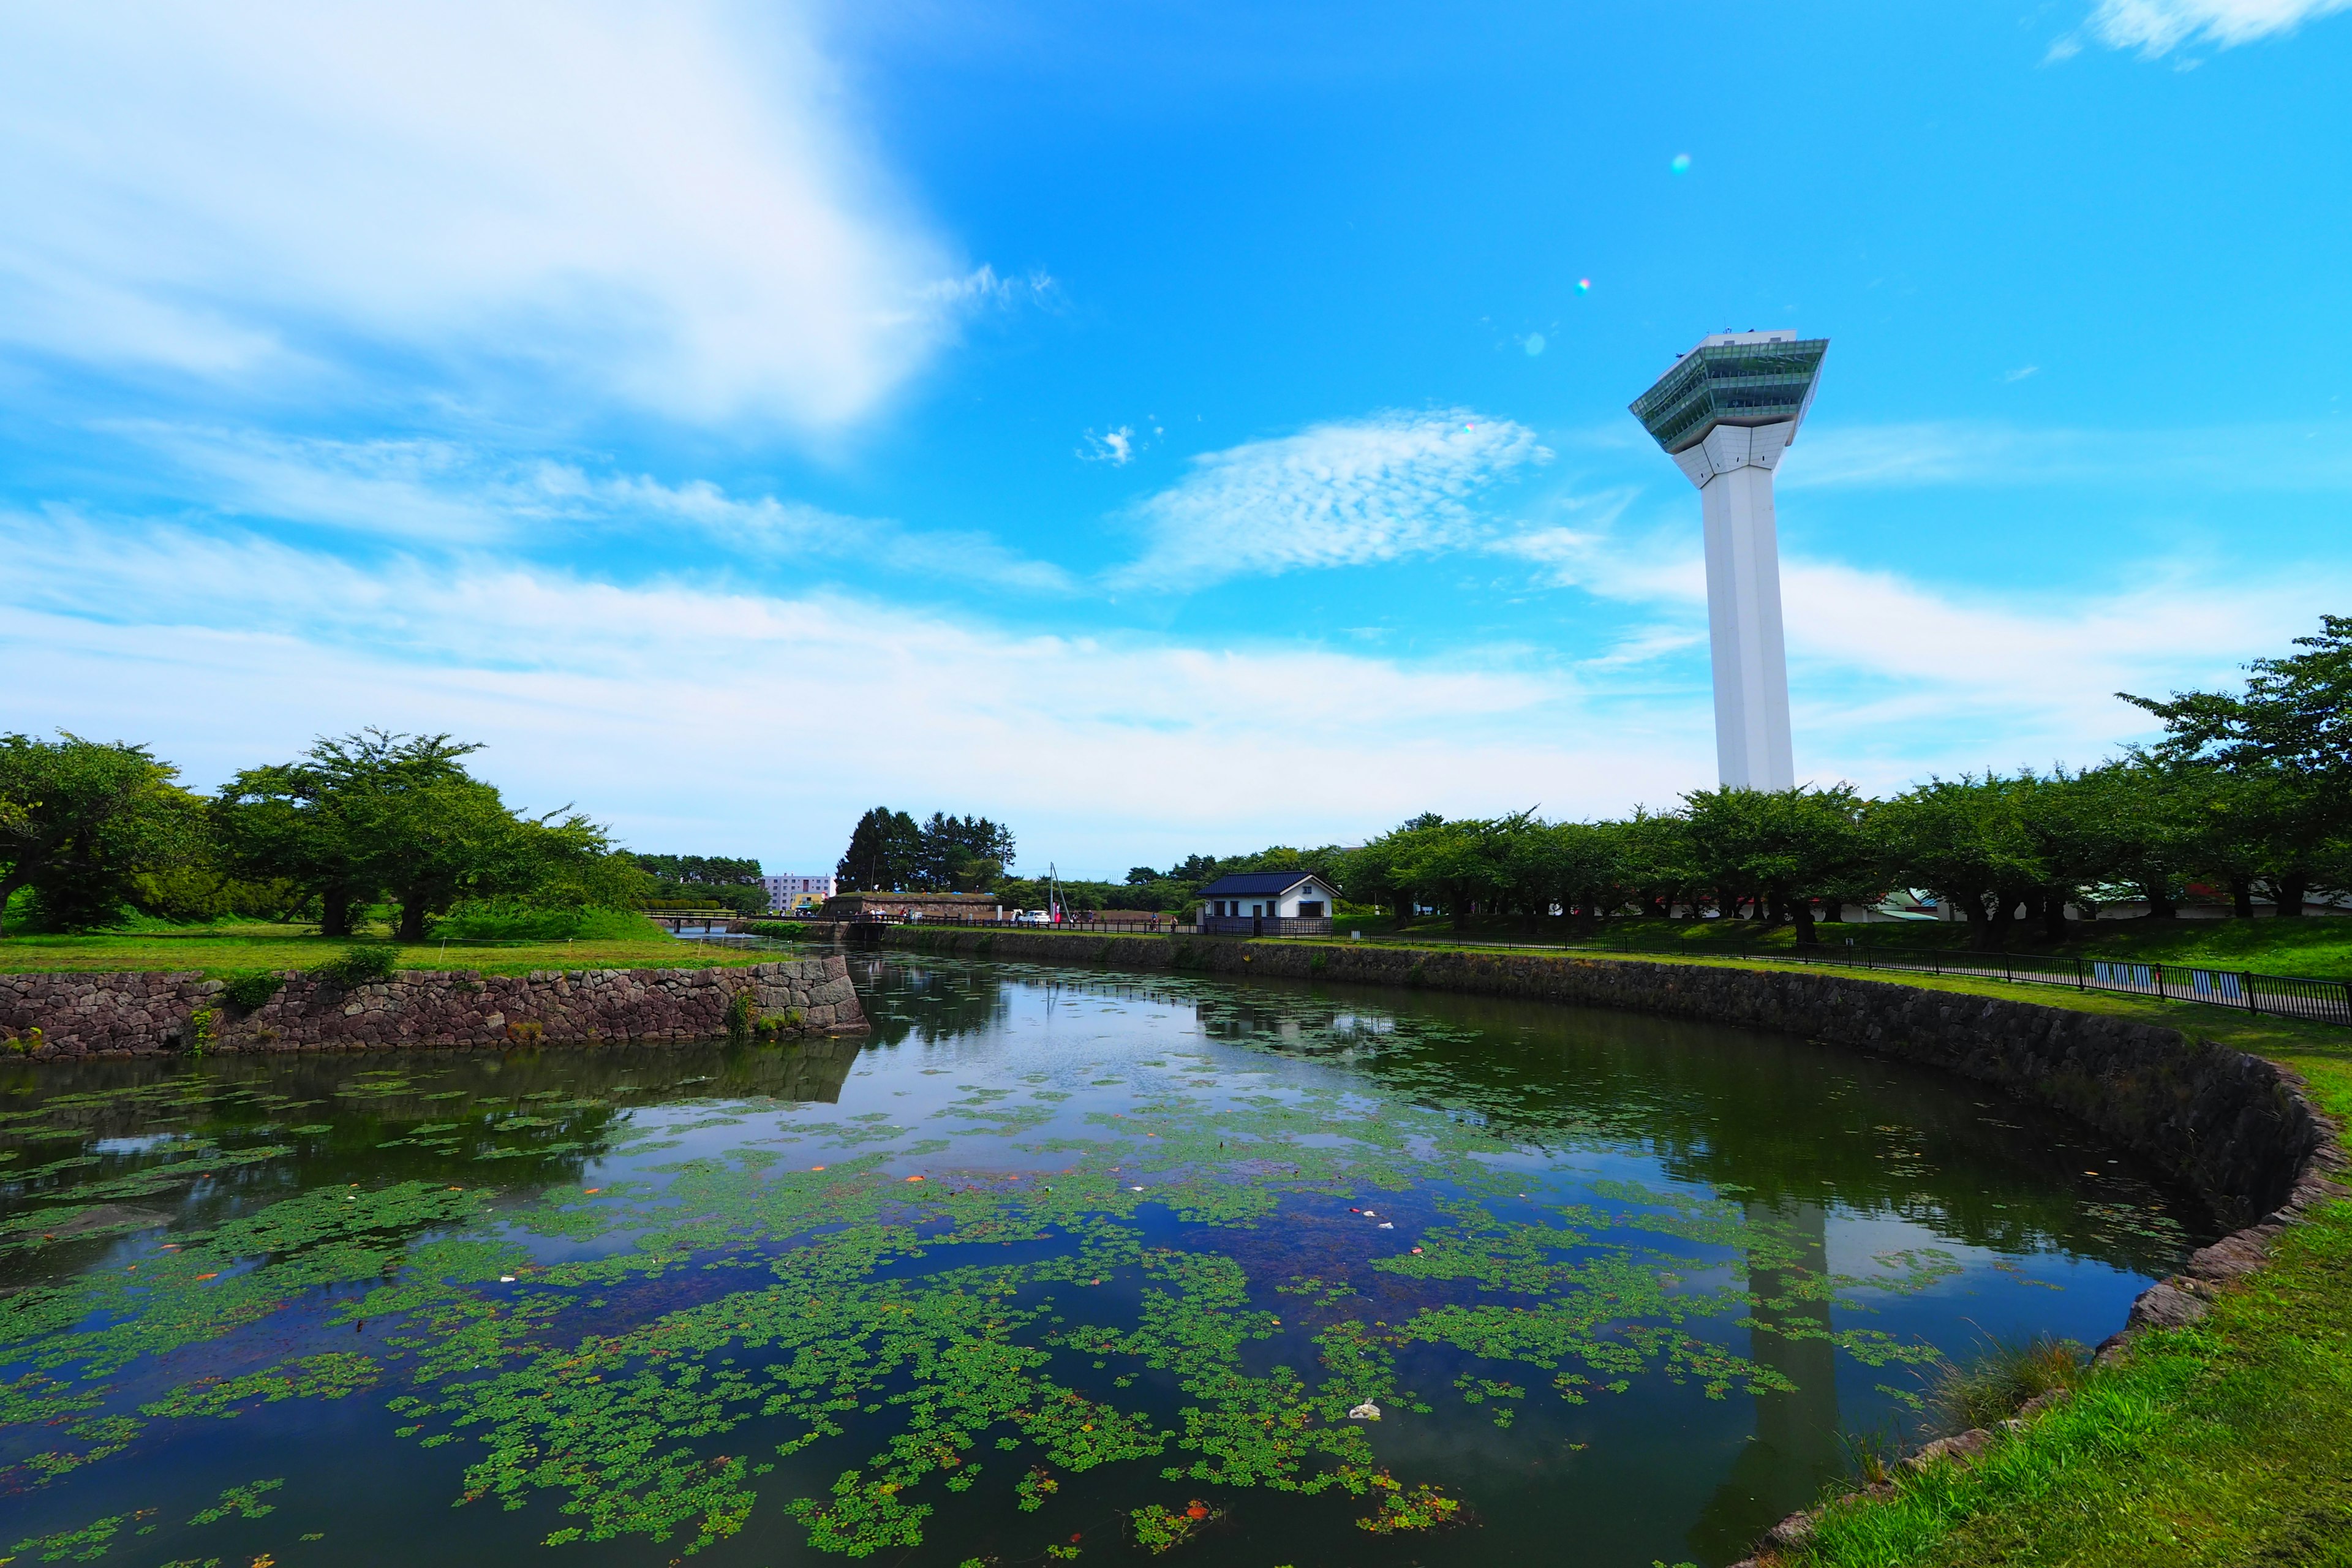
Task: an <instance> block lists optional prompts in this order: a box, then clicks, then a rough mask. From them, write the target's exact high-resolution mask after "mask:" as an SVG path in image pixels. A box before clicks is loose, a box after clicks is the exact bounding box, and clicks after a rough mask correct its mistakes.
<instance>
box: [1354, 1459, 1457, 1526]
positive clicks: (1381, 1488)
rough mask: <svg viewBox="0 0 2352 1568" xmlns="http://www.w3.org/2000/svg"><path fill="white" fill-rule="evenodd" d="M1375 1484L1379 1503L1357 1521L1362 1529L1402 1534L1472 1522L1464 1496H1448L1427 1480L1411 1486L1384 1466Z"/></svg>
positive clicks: (1373, 1480)
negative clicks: (1391, 1473) (1462, 1498)
mask: <svg viewBox="0 0 2352 1568" xmlns="http://www.w3.org/2000/svg"><path fill="white" fill-rule="evenodd" d="M1372 1486H1373V1488H1374V1493H1373V1495H1374V1496H1375V1497H1377V1498H1378V1499H1379V1506H1378V1507H1377V1508H1375V1509H1374V1510H1372V1511H1371V1512H1370V1513H1368V1514H1365V1515H1364V1516H1363V1517H1362V1518H1360V1519H1359V1520H1357V1521H1356V1528H1357V1529H1359V1530H1366V1531H1370V1532H1371V1533H1373V1534H1374V1535H1402V1534H1406V1533H1408V1532H1410V1531H1423V1530H1444V1529H1445V1528H1446V1527H1448V1526H1449V1525H1456V1524H1465V1523H1467V1522H1469V1518H1468V1513H1467V1510H1465V1509H1464V1508H1463V1506H1462V1500H1461V1499H1459V1498H1450V1497H1447V1496H1446V1495H1445V1494H1444V1492H1443V1491H1442V1490H1440V1489H1438V1488H1436V1487H1434V1486H1432V1485H1430V1484H1428V1483H1426V1482H1424V1483H1423V1484H1422V1485H1420V1486H1415V1487H1407V1486H1405V1485H1404V1484H1403V1483H1402V1482H1401V1481H1399V1480H1397V1479H1396V1478H1394V1477H1393V1476H1391V1475H1390V1474H1389V1473H1388V1472H1387V1471H1386V1470H1382V1471H1381V1472H1380V1473H1379V1474H1378V1475H1376V1476H1374V1477H1373V1478H1372Z"/></svg>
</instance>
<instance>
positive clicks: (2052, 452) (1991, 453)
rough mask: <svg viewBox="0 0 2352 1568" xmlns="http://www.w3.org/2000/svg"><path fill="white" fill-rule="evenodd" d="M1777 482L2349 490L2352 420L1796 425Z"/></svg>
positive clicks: (1789, 485)
mask: <svg viewBox="0 0 2352 1568" xmlns="http://www.w3.org/2000/svg"><path fill="white" fill-rule="evenodd" d="M1778 483H1779V484H1780V486H1781V488H1783V489H1822V488H1827V487H1832V486H1843V487H1850V488H1854V489H1865V488H1866V489H1906V488H1913V487H1919V486H1930V485H1982V486H2005V485H2045V484H2162V485H2177V484H2189V485H2194V486H2197V487H2199V488H2201V489H2217V490H2352V426H2347V425H2346V423H2345V422H2343V421H2341V420H2327V421H2316V420H2315V421H2313V422H2311V423H2308V424H2296V425H2287V424H2277V425H2225V426H2203V427H2195V428H2187V429H2174V430H2163V429H2150V430H2079V429H2076V430H2068V429H2027V428H2023V427H2021V426H2013V425H2002V424H1995V423H1991V422H1981V423H1969V422H1963V421H1938V422H1927V423H1921V424H1916V425H1862V426H1855V425H1848V426H1825V427H1822V428H1820V429H1815V428H1814V427H1812V426H1807V427H1806V429H1805V437H1804V439H1803V440H1802V441H1801V442H1800V443H1798V444H1797V445H1796V446H1795V447H1791V448H1790V453H1789V457H1788V458H1787V459H1786V461H1785V462H1784V463H1783V465H1782V467H1781V468H1780V475H1779V478H1778Z"/></svg>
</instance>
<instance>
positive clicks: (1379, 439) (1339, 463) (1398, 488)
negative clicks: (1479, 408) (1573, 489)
mask: <svg viewBox="0 0 2352 1568" xmlns="http://www.w3.org/2000/svg"><path fill="white" fill-rule="evenodd" d="M1550 457H1551V454H1550V453H1549V451H1548V450H1547V449H1546V448H1545V447H1543V446H1542V445H1541V444H1540V443H1538V441H1537V439H1536V437H1535V433H1534V432H1533V431H1531V430H1529V429H1528V428H1527V427H1526V426H1523V425H1517V424H1515V423H1513V422H1512V421H1510V420H1508V419H1488V418H1486V417H1483V416H1480V415H1478V414H1475V413H1474V412H1472V411H1471V410H1469V409H1463V408H1455V409H1447V410H1442V411H1433V412H1424V413H1401V412H1400V413H1389V414H1380V415H1375V416H1371V417H1370V418H1368V419H1361V420H1351V421H1344V422H1337V421H1335V422H1333V423H1330V424H1324V425H1316V426H1309V427H1308V428H1307V429H1305V430H1302V431H1300V432H1299V433H1298V434H1297V435H1295V436H1284V437H1276V438H1275V439H1272V440H1265V441H1252V442H1248V443H1245V444H1244V445H1242V446H1239V447H1228V448H1226V449H1225V450H1223V451H1222V452H1211V453H1208V454H1206V455H1204V456H1202V457H1199V458H1194V459H1193V460H1192V472H1190V473H1189V474H1187V475H1185V477H1184V478H1183V479H1181V481H1180V482H1179V483H1178V484H1177V485H1175V486H1174V487H1173V488H1172V489H1167V490H1163V491H1161V492H1160V493H1159V494H1158V495H1155V496H1152V497H1150V499H1149V500H1145V501H1143V502H1142V503H1141V504H1140V505H1139V506H1138V507H1137V508H1136V509H1135V517H1136V520H1137V521H1139V523H1140V524H1141V526H1142V529H1143V531H1144V535H1145V539H1146V542H1147V543H1146V549H1145V552H1144V554H1143V556H1142V558H1141V559H1139V560H1138V561H1137V562H1135V563H1133V564H1131V565H1129V566H1127V567H1124V568H1122V569H1121V570H1120V571H1119V572H1118V573H1117V574H1115V577H1114V581H1115V582H1116V583H1118V584H1121V585H1126V584H1150V585H1155V586H1160V587H1176V588H1188V587H1197V586H1200V585H1202V584H1208V583H1213V582H1216V581H1219V580H1222V579H1224V578H1228V577H1238V576H1249V575H1265V574H1275V573H1281V572H1290V571H1297V570H1301V569H1304V568H1307V567H1318V566H1356V565H1363V564H1366V563H1372V562H1379V561H1393V560H1397V559H1399V558H1401V557H1404V556H1409V555H1418V554H1425V553H1429V552H1434V551H1439V550H1445V549H1451V548H1455V547H1459V546H1462V545H1465V544H1468V543H1473V542H1476V541H1477V540H1478V539H1479V538H1480V537H1481V535H1482V533H1483V532H1484V531H1485V524H1484V523H1483V521H1482V519H1481V517H1480V514H1479V512H1478V511H1477V510H1476V507H1475V503H1476V502H1477V501H1478V500H1479V499H1480V498H1481V497H1482V496H1483V495H1484V494H1485V493H1486V491H1488V490H1489V489H1492V488H1493V487H1494V486H1495V485H1496V484H1497V483H1499V482H1501V481H1503V480H1506V479H1509V478H1511V477H1512V476H1514V475H1516V474H1517V473H1519V472H1520V471H1522V470H1524V469H1526V468H1529V467H1531V466H1533V465H1537V464H1540V463H1544V462H1548V461H1549V459H1550Z"/></svg>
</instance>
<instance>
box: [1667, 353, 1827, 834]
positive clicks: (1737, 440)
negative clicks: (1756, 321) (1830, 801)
mask: <svg viewBox="0 0 2352 1568" xmlns="http://www.w3.org/2000/svg"><path fill="white" fill-rule="evenodd" d="M1829 347H1830V341H1829V340H1828V339H1827V338H1808V339H1805V340H1802V341H1800V340H1799V339H1798V337H1797V334H1796V333H1794V332H1717V333H1716V334H1715V335H1714V336H1712V337H1706V338H1701V339H1700V340H1699V343H1698V347H1696V348H1695V349H1693V350H1691V352H1690V353H1686V354H1684V355H1682V356H1681V357H1680V358H1678V359H1677V360H1675V368H1674V369H1672V370H1670V371H1668V372H1666V374H1664V375H1663V376H1660V377H1659V378H1658V384H1656V385H1655V386H1653V387H1652V388H1650V390H1649V391H1647V392H1645V393H1643V394H1642V395H1641V396H1640V397H1638V398H1636V399H1634V401H1633V417H1634V418H1636V419H1639V420H1640V421H1641V422H1642V424H1643V426H1644V427H1646V428H1647V429H1648V430H1649V432H1650V434H1651V436H1652V437H1654V438H1655V439H1656V441H1657V443H1658V445H1659V446H1660V447H1664V448H1665V452H1666V455H1667V456H1668V457H1670V458H1674V460H1675V466H1676V467H1677V468H1681V469H1682V471H1683V473H1684V475H1685V477H1686V478H1687V479H1689V480H1690V482H1691V483H1693V484H1695V485H1696V486H1697V487H1698V497H1699V510H1700V512H1701V514H1702V516H1703V517H1704V518H1705V520H1706V619H1707V629H1708V632H1709V634H1710V639H1709V640H1710V641H1711V643H1712V644H1713V647H1714V652H1715V763H1716V771H1717V774H1718V775H1719V776H1720V777H1721V779H1722V781H1723V783H1724V784H1725V785H1726V786H1727V787H1731V788H1745V789H1790V788H1793V787H1794V786H1795V784H1796V782H1797V768H1796V763H1795V761H1794V759H1793V758H1792V757H1791V756H1790V751H1789V655H1788V649H1787V648H1786V647H1785V646H1784V645H1783V643H1782V640H1781V636H1780V540H1779V537H1778V535H1777V533H1776V532H1775V531H1774V528H1773V524H1772V470H1773V469H1774V468H1778V467H1780V454H1781V453H1782V452H1784V451H1786V450H1787V449H1788V447H1789V444H1790V442H1792V441H1794V440H1795V439H1796V438H1797V426H1800V425H1801V424H1803V423H1804V422H1805V411H1806V410H1807V409H1809V408H1811V406H1812V405H1813V385H1814V383H1815V382H1816V381H1817V380H1818V379H1819V378H1820V375H1821V369H1822V355H1824V354H1826V353H1828V352H1829Z"/></svg>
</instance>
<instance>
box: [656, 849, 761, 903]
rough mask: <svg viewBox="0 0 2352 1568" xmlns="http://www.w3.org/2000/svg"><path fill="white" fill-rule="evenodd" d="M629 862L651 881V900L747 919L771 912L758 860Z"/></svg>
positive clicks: (711, 858) (673, 857) (680, 857)
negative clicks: (723, 911)
mask: <svg viewBox="0 0 2352 1568" xmlns="http://www.w3.org/2000/svg"><path fill="white" fill-rule="evenodd" d="M629 859H630V862H631V863H632V864H633V865H635V867H636V868H637V869H638V870H640V871H643V872H644V873H645V874H646V876H647V877H648V878H650V879H651V881H650V882H649V884H648V885H647V887H646V892H645V897H646V899H647V900H658V901H661V902H666V903H673V904H674V903H679V902H687V901H690V902H693V903H697V904H711V905H716V906H718V907H719V908H721V909H729V910H734V911H735V912H736V913H738V914H744V915H762V914H765V913H767V912H768V889H766V888H765V887H763V886H762V885H761V881H760V876H761V871H760V863H759V862H758V861H757V860H744V859H740V858H735V857H732V856H726V855H632V856H630V857H629Z"/></svg>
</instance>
